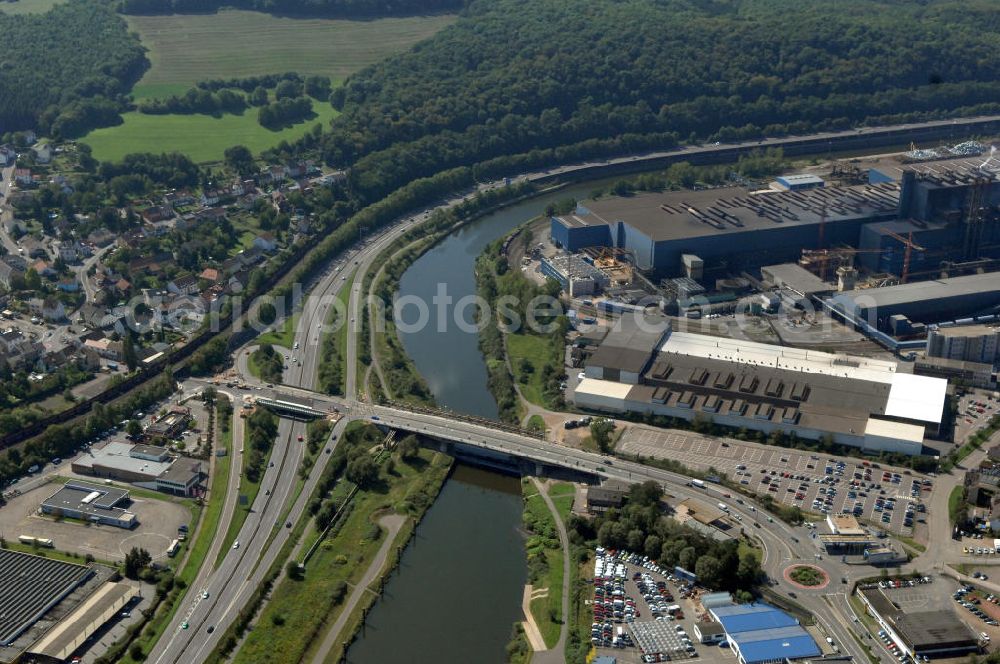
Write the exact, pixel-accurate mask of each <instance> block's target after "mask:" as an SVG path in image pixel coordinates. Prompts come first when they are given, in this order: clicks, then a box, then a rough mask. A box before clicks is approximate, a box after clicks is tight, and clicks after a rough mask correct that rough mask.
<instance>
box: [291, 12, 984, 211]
mask: <svg viewBox="0 0 1000 664" xmlns="http://www.w3.org/2000/svg"><path fill="white" fill-rule="evenodd" d="M997 28H1000V10H998V9H997V6H996V4H995V3H992V2H988V1H987V0H971V1H965V0H962V1H959V0H938V1H935V0H931V1H920V2H918V1H916V0H883V1H881V2H879V1H877V0H843V1H841V2H837V3H801V2H792V1H791V0H717V1H715V2H711V1H695V0H658V1H657V0H632V1H629V2H618V1H615V0H532V1H531V2H528V1H527V0H478V1H476V2H473V3H472V4H470V5H469V7H468V8H467V10H466V11H465V13H464V14H463V16H462V18H461V19H460V20H459V21H458V22H457V23H455V24H454V25H452V26H450V27H448V28H446V29H444V30H443V31H441V32H440V33H439V34H437V35H436V36H434V37H432V38H431V39H429V40H427V41H426V42H423V43H422V44H419V45H418V46H416V47H415V48H414V49H413V51H412V52H410V53H406V54H402V55H399V56H396V57H393V58H389V59H388V60H386V61H384V62H382V63H380V64H377V65H375V66H372V67H369V68H367V69H365V70H363V71H362V72H359V73H357V74H355V75H353V76H351V77H350V78H349V79H348V81H347V83H346V85H345V86H343V87H341V88H337V89H335V90H334V91H333V101H334V105H335V106H337V107H338V108H340V109H342V110H343V111H344V113H343V115H342V116H341V117H339V118H338V119H337V120H335V121H334V124H333V127H332V130H331V131H330V132H328V133H326V134H325V135H324V137H323V139H322V141H321V142H320V143H319V146H318V147H319V148H320V149H321V150H322V152H323V154H324V156H325V158H326V160H327V162H328V163H330V164H333V165H339V166H343V165H353V167H354V168H353V176H352V184H353V186H354V187H355V189H356V190H357V191H358V193H359V194H361V196H362V198H363V199H365V200H369V201H370V200H375V199H377V198H379V197H381V196H383V195H385V194H386V193H388V192H390V191H392V190H394V189H396V188H397V187H399V186H401V185H402V184H404V183H406V182H408V181H409V180H411V179H413V178H414V177H418V176H424V175H428V174H431V173H434V172H437V171H440V170H442V169H445V168H450V167H454V166H457V165H468V164H474V163H480V162H485V161H488V160H491V159H493V160H495V161H494V162H493V164H491V165H487V166H485V167H484V166H480V168H479V175H480V176H489V175H491V174H494V175H495V174H499V173H502V172H503V171H504V170H508V171H509V169H510V168H519V167H523V166H528V165H539V164H544V163H546V162H547V161H552V160H554V159H557V158H559V157H560V156H564V157H567V158H575V157H580V156H586V155H588V154H600V153H608V152H614V151H619V152H620V151H625V150H629V149H642V148H644V147H650V146H658V147H662V146H664V145H669V144H670V143H671V141H672V140H677V139H682V140H687V139H689V138H691V139H695V140H699V139H702V140H712V141H714V140H721V141H726V140H732V139H738V138H743V137H756V136H761V135H765V134H766V135H781V134H785V133H788V132H801V131H809V130H813V129H819V128H847V127H851V126H854V125H857V124H862V123H865V122H872V121H876V120H877V121H909V120H912V119H916V118H920V117H932V116H933V117H939V116H943V115H948V114H949V113H958V112H961V113H972V112H996V111H997V110H1000V101H998V100H1000V96H998V93H1000V58H998V57H997V56H996V55H995V54H996V53H997V52H998V50H997V46H998V45H1000V37H998V32H997ZM313 143H314V141H313V138H312V137H311V136H310V137H307V138H306V139H305V140H304V141H303V142H302V144H301V147H303V148H307V149H308V148H311V147H315V146H314V145H313ZM557 146H576V147H575V148H572V149H571V148H565V147H564V148H562V150H561V152H550V151H547V150H551V149H554V148H556V147H557ZM525 153H531V154H528V156H526V157H523V158H520V159H518V160H514V159H511V158H509V157H504V155H515V154H525ZM498 158H499V159H498Z"/></svg>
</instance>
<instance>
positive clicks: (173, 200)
mask: <svg viewBox="0 0 1000 664" xmlns="http://www.w3.org/2000/svg"><path fill="white" fill-rule="evenodd" d="M194 203H195V198H194V196H192V195H191V192H190V191H187V190H181V191H171V192H169V193H167V194H164V196H163V204H164V205H166V206H168V207H172V208H178V207H186V206H188V205H194Z"/></svg>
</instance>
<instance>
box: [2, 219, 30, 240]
mask: <svg viewBox="0 0 1000 664" xmlns="http://www.w3.org/2000/svg"><path fill="white" fill-rule="evenodd" d="M3 230H4V232H5V233H7V235H13V236H17V237H20V236H21V235H24V233H25V231H26V230H27V229H26V228H25V227H24V222H22V221H21V220H20V219H14V218H13V217H9V218H7V219H4V220H3Z"/></svg>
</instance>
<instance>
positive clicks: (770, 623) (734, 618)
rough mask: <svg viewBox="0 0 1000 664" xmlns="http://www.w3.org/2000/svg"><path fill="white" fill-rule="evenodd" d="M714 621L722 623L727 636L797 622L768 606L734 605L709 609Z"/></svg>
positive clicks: (789, 625) (790, 624) (785, 625)
mask: <svg viewBox="0 0 1000 664" xmlns="http://www.w3.org/2000/svg"><path fill="white" fill-rule="evenodd" d="M711 612H712V613H713V614H714V615H715V619H716V620H718V621H719V622H720V623H722V626H723V627H724V628H725V629H726V633H727V634H739V633H741V632H752V631H755V630H762V629H766V630H774V629H779V628H782V627H791V626H793V625H798V624H799V621H797V620H796V619H795V618H793V617H791V616H790V615H788V614H787V613H785V612H784V611H781V610H779V609H776V608H774V607H773V606H771V605H770V604H763V603H757V604H734V605H732V606H718V607H714V608H712V609H711Z"/></svg>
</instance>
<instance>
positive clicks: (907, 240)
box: [886, 231, 927, 284]
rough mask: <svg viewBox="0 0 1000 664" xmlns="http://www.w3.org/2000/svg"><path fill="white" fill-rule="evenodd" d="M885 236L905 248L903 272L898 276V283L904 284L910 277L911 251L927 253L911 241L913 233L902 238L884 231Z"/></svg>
mask: <svg viewBox="0 0 1000 664" xmlns="http://www.w3.org/2000/svg"><path fill="white" fill-rule="evenodd" d="M886 235H888V236H889V237H891V238H892V239H894V240H898V241H899V242H902V243H903V246H904V247H906V251H905V252H904V253H903V272H902V274H900V275H899V283H901V284H905V283H906V279H907V277H909V276H910V257H911V256H912V254H913V250H914V249H916V250H917V251H927V250H926V249H924V248H923V247H921V246H920V245H919V244H917V243H916V242H914V241H913V231H910V232H909V233H908V235H907V237H903V236H902V235H900V234H899V233H893V232H892V231H886Z"/></svg>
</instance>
